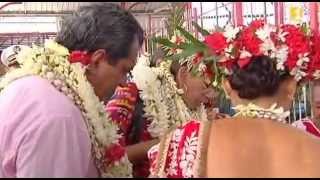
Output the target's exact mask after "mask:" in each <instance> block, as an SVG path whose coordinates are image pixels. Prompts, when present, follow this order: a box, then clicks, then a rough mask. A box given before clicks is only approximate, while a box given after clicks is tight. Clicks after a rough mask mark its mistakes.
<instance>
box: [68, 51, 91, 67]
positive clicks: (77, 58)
mask: <svg viewBox="0 0 320 180" xmlns="http://www.w3.org/2000/svg"><path fill="white" fill-rule="evenodd" d="M90 60H91V55H90V54H89V53H88V52H87V51H72V52H71V54H70V56H69V61H70V63H77V62H80V63H81V64H83V65H88V64H90Z"/></svg>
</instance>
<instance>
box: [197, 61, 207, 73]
mask: <svg viewBox="0 0 320 180" xmlns="http://www.w3.org/2000/svg"><path fill="white" fill-rule="evenodd" d="M206 69H207V66H206V65H205V64H204V63H203V62H201V63H200V64H199V67H198V71H199V72H205V71H206Z"/></svg>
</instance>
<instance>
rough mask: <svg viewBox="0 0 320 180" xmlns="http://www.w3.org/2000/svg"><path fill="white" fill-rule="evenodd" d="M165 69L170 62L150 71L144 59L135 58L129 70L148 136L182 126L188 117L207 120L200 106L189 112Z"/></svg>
mask: <svg viewBox="0 0 320 180" xmlns="http://www.w3.org/2000/svg"><path fill="white" fill-rule="evenodd" d="M169 67H170V62H162V63H161V64H160V67H155V68H154V67H152V68H151V67H149V66H148V59H147V58H144V59H139V61H138V63H137V65H136V66H135V68H134V69H133V71H132V75H133V81H134V82H135V83H136V84H137V87H138V89H139V90H140V97H141V99H142V100H143V103H144V106H145V107H144V111H145V117H146V118H147V119H148V120H150V121H151V124H150V125H149V127H148V132H149V133H150V135H151V136H152V137H159V136H161V135H163V134H164V133H165V132H166V131H167V130H168V129H169V128H172V127H175V126H180V125H183V124H184V123H186V122H188V121H189V120H191V118H196V119H201V120H204V121H207V114H206V110H205V107H204V105H201V106H200V107H199V108H198V109H197V110H196V111H194V112H193V111H191V110H190V109H189V108H188V107H187V105H186V104H185V103H184V101H183V99H182V97H181V94H183V90H182V89H178V88H177V84H176V82H175V80H174V78H173V75H172V74H171V73H170V71H169V69H170V68H169Z"/></svg>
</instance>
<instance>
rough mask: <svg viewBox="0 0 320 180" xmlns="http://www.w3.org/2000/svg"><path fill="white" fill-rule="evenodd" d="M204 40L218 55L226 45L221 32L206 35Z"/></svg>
mask: <svg viewBox="0 0 320 180" xmlns="http://www.w3.org/2000/svg"><path fill="white" fill-rule="evenodd" d="M204 42H205V43H206V44H207V45H208V47H209V48H210V49H211V50H212V51H213V53H216V54H218V55H220V54H221V53H222V51H223V50H224V49H225V48H226V47H227V45H228V44H227V39H226V37H224V35H223V34H222V33H221V32H215V33H213V34H210V35H208V36H206V37H205V40H204Z"/></svg>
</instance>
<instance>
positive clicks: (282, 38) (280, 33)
mask: <svg viewBox="0 0 320 180" xmlns="http://www.w3.org/2000/svg"><path fill="white" fill-rule="evenodd" d="M288 34H289V33H288V32H284V31H283V30H282V29H280V30H279V32H278V37H279V39H280V41H282V42H286V35H288Z"/></svg>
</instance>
